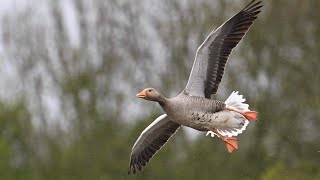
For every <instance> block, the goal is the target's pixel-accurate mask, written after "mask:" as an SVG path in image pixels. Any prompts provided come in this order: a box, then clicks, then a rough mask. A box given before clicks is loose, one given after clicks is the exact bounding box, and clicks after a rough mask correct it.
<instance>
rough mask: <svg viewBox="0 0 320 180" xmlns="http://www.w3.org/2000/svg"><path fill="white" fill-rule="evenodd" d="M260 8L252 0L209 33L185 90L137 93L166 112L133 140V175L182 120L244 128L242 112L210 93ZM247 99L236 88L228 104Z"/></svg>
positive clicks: (221, 128) (227, 132)
mask: <svg viewBox="0 0 320 180" xmlns="http://www.w3.org/2000/svg"><path fill="white" fill-rule="evenodd" d="M261 7H262V5H261V1H259V2H255V0H253V1H252V2H251V3H249V4H248V5H247V6H246V7H245V8H244V9H243V10H242V11H240V12H239V13H237V14H236V15H234V16H233V17H232V18H230V19H229V20H228V21H227V22H225V23H224V24H223V25H221V26H220V27H219V28H218V29H216V30H215V31H212V32H211V33H210V34H209V36H208V37H207V38H206V39H205V41H204V42H203V43H202V44H201V45H200V47H199V48H198V50H197V53H196V57H195V61H194V64H193V67H192V70H191V73H190V77H189V80H188V83H187V85H186V88H185V90H184V91H183V92H182V93H180V94H179V95H178V96H177V97H174V98H171V99H167V98H165V97H164V96H162V95H161V94H160V93H158V92H157V91H156V90H155V89H153V88H147V89H145V90H143V91H142V92H141V93H139V94H137V97H139V98H143V99H146V100H149V101H156V102H159V104H160V105H161V107H162V109H163V110H164V111H165V112H166V114H164V115H161V116H160V117H158V118H157V119H156V120H155V121H154V122H153V123H152V124H150V125H149V126H148V127H147V128H146V129H145V130H144V131H143V132H142V133H141V135H140V136H139V138H138V139H137V141H136V142H135V144H134V146H133V148H132V152H131V156H130V162H129V172H128V173H129V174H130V173H131V172H133V173H134V174H135V173H136V169H138V170H140V171H141V170H142V169H143V167H144V166H145V165H146V164H147V162H149V160H150V159H151V158H152V156H153V155H154V154H155V153H156V152H157V151H158V150H159V149H160V148H161V147H162V146H163V145H164V144H165V143H166V142H167V141H168V140H169V138H170V137H171V136H172V135H173V134H174V133H175V132H176V131H177V130H178V129H179V127H180V126H181V125H183V126H187V127H190V128H193V129H196V130H199V131H209V130H212V129H215V130H217V131H218V132H219V133H221V134H222V135H223V136H229V137H231V136H236V135H238V134H240V133H242V131H244V130H245V127H246V126H247V124H248V120H246V119H245V118H244V116H243V115H241V114H239V113H236V112H230V111H228V110H226V104H225V103H224V102H221V101H217V100H212V99H211V95H212V94H215V93H216V92H217V90H218V86H219V83H220V82H221V79H222V76H223V73H224V69H225V65H226V63H227V59H228V57H229V54H230V53H231V51H232V49H233V48H234V47H235V46H236V45H237V44H238V43H239V42H240V41H241V39H242V38H243V36H244V35H245V33H246V32H247V30H248V29H249V28H250V26H251V25H252V23H253V21H254V20H255V19H256V18H257V15H258V14H259V12H260V9H261ZM244 101H245V100H244V99H243V98H242V96H240V95H238V93H237V92H233V93H232V94H231V95H230V96H229V98H228V99H227V101H226V103H227V102H228V103H230V104H232V103H233V104H234V105H235V107H240V108H242V109H246V110H248V107H249V105H247V104H243V103H242V102H244ZM228 103H227V104H228ZM230 104H228V106H229V105H230Z"/></svg>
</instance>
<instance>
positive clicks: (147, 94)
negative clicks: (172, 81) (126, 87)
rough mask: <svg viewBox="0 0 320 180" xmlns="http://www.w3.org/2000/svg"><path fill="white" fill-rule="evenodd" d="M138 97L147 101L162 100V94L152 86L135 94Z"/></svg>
mask: <svg viewBox="0 0 320 180" xmlns="http://www.w3.org/2000/svg"><path fill="white" fill-rule="evenodd" d="M136 96H137V97H138V98H142V99H145V100H148V101H156V102H159V101H161V100H162V98H163V97H162V95H161V94H160V93H159V92H158V91H157V90H156V89H154V88H146V89H144V90H143V91H141V92H140V93H138V94H137V95H136Z"/></svg>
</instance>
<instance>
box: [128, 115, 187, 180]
mask: <svg viewBox="0 0 320 180" xmlns="http://www.w3.org/2000/svg"><path fill="white" fill-rule="evenodd" d="M180 126H181V125H180V124H177V123H175V122H173V121H171V120H170V119H169V118H168V117H167V114H163V115H161V116H159V117H158V118H157V119H156V120H155V121H153V122H152V123H151V124H150V125H149V126H148V127H147V128H146V129H145V130H144V131H143V132H142V133H141V135H140V136H139V138H138V139H137V141H136V142H135V144H134V145H133V148H132V152H131V157H130V163H129V172H128V174H130V173H131V171H132V172H133V174H135V173H136V168H137V169H138V170H139V171H141V170H142V168H143V166H145V165H146V164H147V162H149V160H150V159H151V158H152V156H153V155H154V154H155V153H156V152H157V151H158V150H159V149H160V148H161V147H162V146H163V145H164V144H165V143H166V142H167V141H168V140H169V139H170V137H171V136H172V135H173V134H174V133H175V132H176V131H177V130H178V129H179V127H180Z"/></svg>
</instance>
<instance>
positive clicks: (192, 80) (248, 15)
mask: <svg viewBox="0 0 320 180" xmlns="http://www.w3.org/2000/svg"><path fill="white" fill-rule="evenodd" d="M261 7H262V5H261V1H259V2H255V0H253V1H251V2H250V3H249V4H248V5H247V6H246V7H245V8H244V9H243V10H241V11H240V12H239V13H237V14H236V15H234V16H233V17H231V18H230V19H229V20H228V21H227V22H225V23H224V24H222V25H221V26H220V27H219V28H218V29H216V30H214V31H212V32H211V33H210V34H209V36H208V37H207V38H206V39H205V41H204V42H203V43H202V44H201V45H200V47H199V48H198V50H197V53H196V57H195V61H194V64H193V67H192V70H191V73H190V77H189V80H188V83H187V86H186V89H185V92H186V93H187V94H188V95H191V96H200V97H205V98H209V99H210V98H211V95H212V94H216V92H217V90H218V87H219V84H220V82H221V79H222V76H223V73H224V69H225V66H226V63H227V60H228V58H229V55H230V53H231V51H232V49H233V48H234V47H235V46H236V45H237V44H238V43H239V42H240V41H241V39H242V38H243V37H244V35H245V33H246V32H247V31H248V29H249V28H250V26H251V25H252V24H253V21H254V20H255V19H256V18H257V15H258V14H259V13H260V9H261Z"/></svg>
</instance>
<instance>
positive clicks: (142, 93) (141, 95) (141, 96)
mask: <svg viewBox="0 0 320 180" xmlns="http://www.w3.org/2000/svg"><path fill="white" fill-rule="evenodd" d="M136 97H138V98H145V97H147V91H146V90H143V91H141V92H140V93H138V94H137V95H136Z"/></svg>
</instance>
